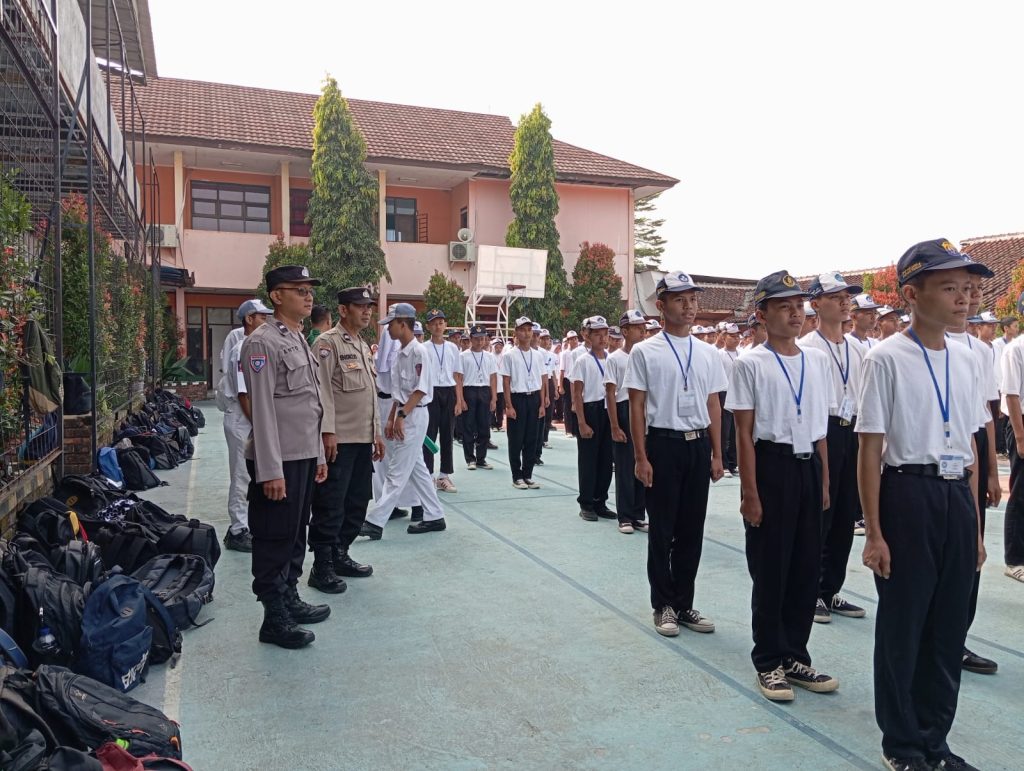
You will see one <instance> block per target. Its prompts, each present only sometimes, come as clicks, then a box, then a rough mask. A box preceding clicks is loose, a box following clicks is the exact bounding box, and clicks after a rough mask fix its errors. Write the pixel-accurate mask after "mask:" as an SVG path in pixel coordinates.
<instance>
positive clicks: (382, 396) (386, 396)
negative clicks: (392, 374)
mask: <svg viewBox="0 0 1024 771" xmlns="http://www.w3.org/2000/svg"><path fill="white" fill-rule="evenodd" d="M377 398H378V399H390V398H391V394H386V393H384V392H383V391H378V392H377Z"/></svg>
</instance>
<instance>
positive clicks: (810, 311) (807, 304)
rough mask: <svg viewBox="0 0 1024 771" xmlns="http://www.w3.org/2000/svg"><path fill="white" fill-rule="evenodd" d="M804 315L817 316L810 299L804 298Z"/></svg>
mask: <svg viewBox="0 0 1024 771" xmlns="http://www.w3.org/2000/svg"><path fill="white" fill-rule="evenodd" d="M804 315H805V316H817V315H818V312H817V311H816V310H814V306H813V305H811V301H810V300H804Z"/></svg>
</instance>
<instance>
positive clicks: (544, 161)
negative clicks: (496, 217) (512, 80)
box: [505, 104, 569, 334]
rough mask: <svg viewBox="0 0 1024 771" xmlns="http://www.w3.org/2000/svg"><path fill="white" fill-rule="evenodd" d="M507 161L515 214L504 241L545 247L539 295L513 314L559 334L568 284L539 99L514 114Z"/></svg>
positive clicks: (518, 306) (552, 158)
mask: <svg viewBox="0 0 1024 771" xmlns="http://www.w3.org/2000/svg"><path fill="white" fill-rule="evenodd" d="M508 160H509V168H510V169H511V171H512V183H511V185H510V187H509V198H510V199H511V202H512V212H513V213H514V214H515V218H514V219H513V220H512V222H511V223H509V226H508V232H507V233H506V234H505V244H506V245H507V246H516V247H521V248H527V249H547V250H548V262H547V275H546V277H545V279H544V297H543V298H542V299H532V300H524V301H520V302H519V303H517V304H516V313H517V315H518V314H519V313H525V314H526V315H528V316H529V317H530V318H531V319H534V320H535V321H539V322H540V323H541V324H543V325H544V326H545V327H548V328H549V329H550V330H551V333H552V334H560V333H561V331H562V328H563V327H564V326H565V319H564V314H563V310H564V309H565V308H566V307H567V304H568V300H569V283H568V281H567V279H566V275H565V263H564V261H563V260H562V252H561V250H560V249H559V248H558V241H559V237H558V228H557V227H555V215H557V214H558V191H557V190H556V189H555V152H554V148H553V147H552V142H551V120H550V119H549V118H548V116H547V115H545V114H544V110H543V108H542V107H541V106H540V104H537V105H535V106H534V108H533V111H532V112H530V113H529V114H527V115H523V116H522V117H521V118H520V119H519V125H518V126H517V127H516V133H515V144H514V145H513V148H512V154H511V155H510V156H509V159H508Z"/></svg>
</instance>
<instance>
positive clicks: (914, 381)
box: [857, 240, 992, 769]
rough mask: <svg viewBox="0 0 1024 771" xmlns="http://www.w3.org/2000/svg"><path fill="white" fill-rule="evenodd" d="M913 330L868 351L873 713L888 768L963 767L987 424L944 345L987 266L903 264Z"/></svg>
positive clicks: (944, 248)
mask: <svg viewBox="0 0 1024 771" xmlns="http://www.w3.org/2000/svg"><path fill="white" fill-rule="evenodd" d="M896 275H897V276H898V278H899V283H900V294H901V296H902V298H903V300H904V301H906V302H907V304H908V305H909V306H910V308H911V312H912V323H911V326H910V328H909V329H908V330H907V331H906V332H905V333H904V334H900V335H896V336H894V337H893V338H892V339H891V340H890V341H888V342H886V343H885V344H883V345H879V346H876V347H875V348H873V349H872V350H871V351H870V352H869V353H868V355H867V359H866V361H865V367H864V386H863V389H862V391H861V397H860V410H859V420H858V423H857V432H858V434H859V435H860V468H859V478H860V493H861V505H862V507H863V510H864V519H865V523H866V526H867V533H866V535H865V544H864V555H863V561H864V564H865V566H867V567H868V568H869V569H870V570H872V571H873V572H874V573H875V587H876V589H877V591H878V617H877V620H876V624H875V656H874V662H875V668H874V669H875V672H874V675H875V678H874V680H875V719H876V721H877V722H878V726H879V728H881V729H882V753H883V755H884V758H885V763H886V766H887V767H888V768H898V769H916V768H963V769H969V768H973V766H970V765H966V764H965V763H964V761H963V760H962V759H961V758H957V757H956V756H954V755H953V754H952V753H951V752H950V749H949V745H948V744H947V743H946V737H947V735H948V733H949V729H950V727H951V726H952V724H953V719H954V717H955V715H956V705H957V696H958V692H959V689H960V672H961V657H962V652H963V647H964V642H965V640H966V637H967V619H968V605H969V603H970V594H971V586H972V579H973V574H974V572H975V571H976V570H980V569H981V565H982V563H983V562H984V560H985V547H984V545H983V544H982V542H981V541H980V539H979V537H978V527H979V512H978V501H977V500H976V497H975V493H974V491H973V490H972V486H971V484H970V481H969V480H970V474H972V473H974V472H976V471H977V460H976V449H975V443H974V438H973V435H974V432H975V431H976V430H977V428H978V426H979V425H980V424H981V423H983V422H984V421H985V419H986V418H985V414H984V412H983V410H982V404H981V400H980V399H978V398H977V396H978V393H979V391H980V389H981V383H980V378H979V374H978V368H977V365H976V362H975V360H974V358H973V356H972V354H971V351H970V350H968V349H967V348H966V347H965V346H962V345H959V344H958V343H956V342H954V341H951V340H948V339H947V338H946V336H945V332H946V329H947V328H948V327H949V326H953V325H957V324H962V323H963V319H964V317H965V316H966V314H967V306H968V302H969V297H970V292H971V277H972V275H989V276H991V275H992V274H991V272H990V271H989V270H988V269H987V268H986V267H985V266H983V265H981V264H980V263H976V262H974V261H973V260H972V259H971V258H970V257H969V256H967V255H965V254H962V253H961V252H960V251H959V250H957V249H956V248H955V247H954V246H953V245H952V244H950V242H948V241H942V240H936V241H926V242H923V243H920V244H916V245H915V246H913V247H911V248H910V249H909V250H908V251H907V252H906V253H905V254H904V255H903V256H902V257H901V258H900V260H899V263H897V265H896Z"/></svg>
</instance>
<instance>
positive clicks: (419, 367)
mask: <svg viewBox="0 0 1024 771" xmlns="http://www.w3.org/2000/svg"><path fill="white" fill-rule="evenodd" d="M422 374H423V365H422V364H417V365H416V377H419V376H420V375H422Z"/></svg>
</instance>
